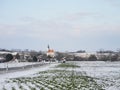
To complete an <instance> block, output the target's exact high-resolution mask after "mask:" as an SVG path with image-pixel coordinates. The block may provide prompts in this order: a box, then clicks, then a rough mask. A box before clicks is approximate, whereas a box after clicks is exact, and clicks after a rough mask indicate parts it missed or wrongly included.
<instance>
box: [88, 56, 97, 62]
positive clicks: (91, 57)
mask: <svg viewBox="0 0 120 90" xmlns="http://www.w3.org/2000/svg"><path fill="white" fill-rule="evenodd" d="M88 60H89V61H96V60H97V57H96V56H95V55H90V56H89V58H88Z"/></svg>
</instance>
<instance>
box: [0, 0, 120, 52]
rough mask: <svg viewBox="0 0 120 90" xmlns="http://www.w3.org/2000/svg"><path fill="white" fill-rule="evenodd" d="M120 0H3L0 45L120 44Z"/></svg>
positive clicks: (91, 47) (71, 47) (67, 47)
mask: <svg viewBox="0 0 120 90" xmlns="http://www.w3.org/2000/svg"><path fill="white" fill-rule="evenodd" d="M119 10H120V0H0V41H1V42H0V48H4V49H22V50H24V49H30V50H37V51H40V50H42V51H45V50H46V48H47V46H48V44H49V46H50V47H51V48H52V49H54V50H56V51H77V50H86V51H97V50H100V49H104V50H116V49H118V48H120V41H119V40H120V11H119Z"/></svg>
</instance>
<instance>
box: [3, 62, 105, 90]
mask: <svg viewBox="0 0 120 90" xmlns="http://www.w3.org/2000/svg"><path fill="white" fill-rule="evenodd" d="M75 66H76V65H72V64H71V65H70V64H67V63H66V64H64V65H63V64H61V65H59V66H58V67H65V68H66V67H68V68H69V67H73V68H75ZM77 67H78V66H77ZM6 83H9V86H10V87H9V90H18V89H19V90H103V89H102V87H101V86H99V85H98V84H97V83H96V81H95V80H94V79H93V78H92V77H89V76H87V75H82V73H81V72H76V71H74V69H73V70H72V71H67V70H56V69H54V70H48V71H43V72H39V73H37V74H34V75H33V76H32V77H21V78H13V79H9V80H7V81H6ZM14 84H16V85H17V87H16V86H14ZM6 87H8V86H7V84H6V85H4V86H3V90H7V89H6Z"/></svg>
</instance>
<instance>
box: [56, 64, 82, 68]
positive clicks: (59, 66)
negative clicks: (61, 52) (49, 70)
mask: <svg viewBox="0 0 120 90" xmlns="http://www.w3.org/2000/svg"><path fill="white" fill-rule="evenodd" d="M56 67H58V68H79V67H80V66H78V65H75V64H72V63H61V64H59V65H58V66H56Z"/></svg>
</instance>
